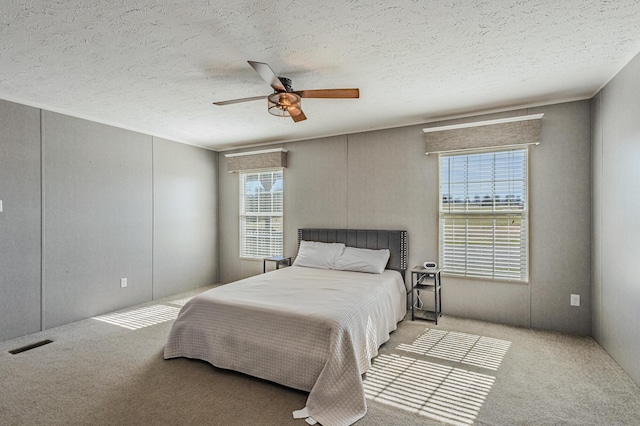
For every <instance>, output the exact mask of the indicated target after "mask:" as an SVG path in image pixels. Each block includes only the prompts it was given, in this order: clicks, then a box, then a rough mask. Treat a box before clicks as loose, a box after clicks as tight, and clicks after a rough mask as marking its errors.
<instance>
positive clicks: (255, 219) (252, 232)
mask: <svg viewBox="0 0 640 426" xmlns="http://www.w3.org/2000/svg"><path fill="white" fill-rule="evenodd" d="M283 183H284V181H283V173H282V170H270V171H261V172H242V173H240V257H243V258H256V259H261V258H263V257H269V256H281V255H282V247H283V238H282V235H283V226H282V225H283V224H282V210H283V209H282V197H283Z"/></svg>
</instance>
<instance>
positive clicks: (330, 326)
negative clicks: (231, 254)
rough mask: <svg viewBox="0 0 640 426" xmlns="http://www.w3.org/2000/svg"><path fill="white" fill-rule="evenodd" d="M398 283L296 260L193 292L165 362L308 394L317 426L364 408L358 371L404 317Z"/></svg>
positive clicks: (341, 421) (389, 276) (348, 418)
mask: <svg viewBox="0 0 640 426" xmlns="http://www.w3.org/2000/svg"><path fill="white" fill-rule="evenodd" d="M405 296H406V292H405V286H404V280H403V279H402V276H401V275H400V274H399V273H398V272H396V271H390V270H386V271H384V272H383V273H382V274H380V275H378V274H366V273H359V272H347V271H334V270H322V269H314V268H302V267H297V266H292V267H288V268H283V269H279V270H276V271H273V272H269V273H266V274H262V275H257V276H254V277H250V278H247V279H244V280H240V281H236V282H234V283H231V284H226V285H223V286H220V287H217V288H214V289H211V290H209V291H206V292H204V293H201V294H199V295H198V296H196V297H194V298H192V299H191V300H190V301H189V302H187V303H186V304H185V305H184V307H183V308H182V310H181V311H180V314H179V315H178V318H177V319H176V320H175V322H174V324H173V326H172V329H171V332H170V334H169V337H168V340H167V343H166V345H165V350H164V357H165V359H169V358H175V357H187V358H195V359H200V360H204V361H207V362H209V363H211V364H212V365H214V366H216V367H219V368H225V369H231V370H235V371H239V372H242V373H245V374H249V375H252V376H255V377H259V378H262V379H266V380H270V381H274V382H276V383H280V384H282V385H285V386H289V387H292V388H295V389H300V390H303V391H308V392H309V396H308V398H307V405H306V409H307V411H308V413H309V415H310V416H311V417H313V419H315V420H317V421H318V422H320V423H321V424H323V425H326V426H329V425H349V424H352V423H354V422H355V421H357V420H358V419H360V418H362V417H363V416H364V415H365V413H366V401H365V395H364V388H363V384H362V374H363V373H365V372H366V371H367V370H368V369H369V367H370V366H371V359H372V358H373V357H375V356H376V355H377V354H378V348H379V346H380V345H381V344H383V343H384V342H386V341H387V340H388V339H389V333H390V332H391V331H393V330H395V329H396V327H397V323H398V322H399V321H400V320H402V319H403V318H404V316H405V314H406V302H405V300H406V297H405Z"/></svg>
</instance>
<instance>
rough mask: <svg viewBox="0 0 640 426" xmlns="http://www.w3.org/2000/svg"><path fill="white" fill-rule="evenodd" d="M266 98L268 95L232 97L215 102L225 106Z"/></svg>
mask: <svg viewBox="0 0 640 426" xmlns="http://www.w3.org/2000/svg"><path fill="white" fill-rule="evenodd" d="M265 98H266V96H254V97H252V98H242V99H232V100H230V101H221V102H214V103H213V104H214V105H218V106H223V105H231V104H238V103H240V102H249V101H257V100H259V99H265Z"/></svg>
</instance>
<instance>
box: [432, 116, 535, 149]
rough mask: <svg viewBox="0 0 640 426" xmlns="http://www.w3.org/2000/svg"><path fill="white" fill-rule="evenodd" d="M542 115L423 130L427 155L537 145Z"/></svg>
mask: <svg viewBox="0 0 640 426" xmlns="http://www.w3.org/2000/svg"><path fill="white" fill-rule="evenodd" d="M543 115H544V114H533V115H525V116H520V117H509V118H501V119H497V120H487V121H477V122H474V123H463V124H454V125H450V126H438V127H428V128H425V129H422V131H423V132H424V133H425V138H426V142H427V151H426V153H427V155H429V154H432V153H438V152H451V151H464V150H469V149H484V148H499V147H507V146H517V145H538V144H540V140H541V136H540V132H541V121H542V116H543Z"/></svg>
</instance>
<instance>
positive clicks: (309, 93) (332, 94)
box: [294, 89, 360, 99]
mask: <svg viewBox="0 0 640 426" xmlns="http://www.w3.org/2000/svg"><path fill="white" fill-rule="evenodd" d="M294 93H297V94H298V95H300V97H301V98H334V99H336V98H359V97H360V89H319V90H296V91H295V92H294Z"/></svg>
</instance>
